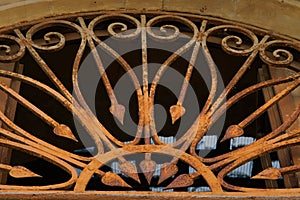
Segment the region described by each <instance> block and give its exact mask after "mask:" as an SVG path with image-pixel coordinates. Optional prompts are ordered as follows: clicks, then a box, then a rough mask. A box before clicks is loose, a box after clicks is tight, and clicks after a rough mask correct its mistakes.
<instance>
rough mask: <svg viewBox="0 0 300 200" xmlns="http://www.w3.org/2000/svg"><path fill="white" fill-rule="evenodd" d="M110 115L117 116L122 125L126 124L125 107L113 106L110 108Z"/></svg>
mask: <svg viewBox="0 0 300 200" xmlns="http://www.w3.org/2000/svg"><path fill="white" fill-rule="evenodd" d="M109 111H110V113H111V114H112V115H113V116H115V117H116V118H117V119H118V120H119V122H120V123H121V124H123V123H124V115H125V107H124V106H123V105H121V104H116V105H112V106H111V107H110V108H109Z"/></svg>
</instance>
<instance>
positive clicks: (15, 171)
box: [9, 166, 41, 178]
mask: <svg viewBox="0 0 300 200" xmlns="http://www.w3.org/2000/svg"><path fill="white" fill-rule="evenodd" d="M9 175H10V176H11V177H14V178H33V177H41V176H40V175H38V174H36V173H34V172H32V171H30V170H29V169H27V168H25V167H22V166H15V167H12V169H11V170H10V171H9Z"/></svg>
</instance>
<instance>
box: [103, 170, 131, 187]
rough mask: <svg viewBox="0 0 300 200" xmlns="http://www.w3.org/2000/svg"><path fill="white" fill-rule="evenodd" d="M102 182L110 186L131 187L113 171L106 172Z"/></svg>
mask: <svg viewBox="0 0 300 200" xmlns="http://www.w3.org/2000/svg"><path fill="white" fill-rule="evenodd" d="M101 181H102V183H103V184H105V185H108V186H118V187H128V188H131V186H130V185H128V184H127V183H126V182H125V181H124V180H123V179H122V178H121V177H120V176H119V175H117V174H116V173H113V172H106V173H105V174H104V176H102V179H101Z"/></svg>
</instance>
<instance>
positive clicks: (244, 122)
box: [0, 14, 300, 193]
mask: <svg viewBox="0 0 300 200" xmlns="http://www.w3.org/2000/svg"><path fill="white" fill-rule="evenodd" d="M196 19H197V20H196ZM218 24H220V23H218ZM103 27H104V28H103ZM157 27H158V28H157ZM55 28H56V29H55ZM74 33H75V34H76V36H73V37H75V39H74V41H75V40H76V41H77V44H79V45H78V49H77V50H76V55H73V56H74V61H73V64H72V72H70V73H71V77H72V86H73V88H72V89H73V91H69V90H68V89H67V87H66V86H65V85H64V84H63V81H62V80H60V79H59V78H58V77H59V76H57V74H56V73H55V72H54V70H53V68H52V66H50V65H49V64H48V63H47V61H46V60H45V59H44V58H43V57H42V55H41V54H42V53H45V52H46V53H49V54H50V53H57V52H60V51H62V50H63V49H64V48H65V47H66V46H68V40H70V39H68V38H70V35H72V34H74ZM108 37H111V38H112V39H113V40H116V41H120V42H121V41H129V42H133V43H138V44H139V45H140V49H138V50H140V51H138V52H139V53H140V54H141V55H140V56H141V66H142V67H141V69H142V70H141V71H138V72H140V73H141V74H137V71H135V69H136V66H131V64H130V63H131V62H130V61H129V60H126V56H124V55H122V54H121V53H119V52H118V50H117V49H116V48H115V47H112V46H109V45H108V43H107V42H106V41H105V39H107V38H108ZM212 38H213V39H212ZM214 38H217V39H215V40H216V41H217V42H212V40H214ZM150 40H154V41H155V42H158V43H159V42H161V43H162V44H166V45H172V44H174V43H175V42H176V41H177V40H183V41H184V42H182V43H180V45H179V46H176V47H174V49H173V52H171V53H170V54H168V56H167V57H166V58H165V59H164V60H163V61H162V62H161V63H159V67H158V69H157V71H156V72H155V73H154V75H152V76H153V77H152V76H150V72H149V68H150V66H149V64H150V63H149V59H148V57H149V51H151V48H152V47H151V45H150V44H149V41H150ZM0 42H1V44H0V61H1V62H22V58H24V56H28V55H29V54H30V55H31V57H32V58H33V59H34V60H35V62H36V63H37V64H38V66H39V67H40V69H41V70H42V71H43V72H44V73H45V74H46V75H47V77H48V78H49V79H50V80H51V81H52V83H53V85H54V86H55V87H56V88H54V87H51V86H49V85H47V84H45V83H43V82H40V81H38V80H35V79H33V78H31V77H29V76H30V75H22V74H19V73H15V72H10V71H6V70H0V76H1V77H6V78H10V79H13V80H17V81H20V82H22V84H26V85H30V86H32V87H34V88H36V89H38V90H39V91H41V92H43V93H45V94H47V95H48V96H49V97H51V98H53V99H55V100H56V101H57V102H58V103H60V104H61V105H62V107H63V108H64V109H65V110H66V111H67V112H69V114H71V115H73V116H74V118H75V120H77V121H79V123H80V124H81V126H82V127H83V128H84V130H85V132H86V134H88V136H89V137H90V138H92V140H93V141H94V144H95V148H96V150H97V153H95V154H94V155H92V156H82V155H77V154H76V153H74V152H69V151H67V150H65V149H63V148H60V147H56V146H55V145H53V144H51V142H49V141H44V140H43V139H41V138H39V137H38V136H35V135H34V134H32V133H30V132H28V131H26V130H25V129H23V128H22V127H20V126H18V125H17V124H16V123H14V122H13V121H11V120H10V119H9V118H8V117H7V116H5V114H4V112H0V120H1V121H2V122H3V124H5V125H6V126H5V128H4V127H3V128H0V134H1V136H3V138H1V139H0V144H1V146H7V147H10V148H12V149H16V150H18V151H23V152H26V153H28V154H30V155H33V156H36V157H39V158H42V159H44V160H45V161H47V162H49V163H52V164H54V165H56V166H58V167H59V168H61V169H62V170H64V171H65V172H66V173H67V174H69V179H68V180H67V181H65V182H63V183H58V184H50V185H46V186H21V185H20V186H15V185H9V184H8V185H0V189H1V190H16V189H25V190H57V189H71V190H74V191H76V192H84V191H85V190H86V187H87V185H88V183H89V182H90V181H91V179H93V177H94V176H97V177H101V180H98V181H99V182H102V183H103V184H105V185H108V186H116V187H127V188H133V189H136V188H139V185H140V184H143V183H142V180H141V174H143V175H144V177H145V179H146V181H147V183H148V184H149V187H150V186H157V185H160V184H162V183H165V185H164V189H173V188H188V187H194V186H196V185H197V183H196V182H197V181H198V180H201V179H202V178H203V179H204V182H206V185H207V186H208V187H209V188H210V190H211V192H213V193H222V192H225V191H226V190H234V191H243V192H251V191H259V190H261V191H265V190H266V189H264V188H250V187H242V186H235V185H233V184H232V183H227V182H226V176H227V175H228V174H229V173H231V172H232V171H234V170H235V169H236V168H238V167H240V166H242V165H243V164H245V163H247V162H249V161H252V160H254V159H255V158H257V157H259V156H260V155H262V154H264V153H269V152H273V151H277V150H278V149H282V148H286V147H289V146H295V145H297V144H298V143H299V142H300V138H299V129H294V130H290V129H289V128H290V127H291V126H292V124H293V123H294V122H295V121H296V120H297V119H298V118H299V115H300V104H299V102H297V103H296V104H297V105H296V106H295V110H294V112H293V113H291V114H290V116H289V117H288V119H287V120H286V121H284V122H283V123H282V124H281V125H280V126H279V127H277V128H276V129H275V130H273V131H271V132H270V133H268V134H266V135H265V136H264V137H262V138H260V139H258V140H257V141H255V142H253V143H251V144H249V145H246V146H245V147H242V148H238V149H236V150H232V151H229V152H224V153H221V154H220V155H215V156H213V157H209V156H206V157H203V156H201V154H200V153H199V152H198V151H199V150H197V147H198V146H199V144H200V143H201V141H202V140H203V139H204V137H206V135H207V134H208V133H209V132H210V130H211V129H212V127H213V126H214V125H215V124H216V122H217V121H218V120H220V118H221V117H222V116H224V114H226V112H227V111H228V110H229V109H231V108H232V107H233V106H234V105H236V104H237V103H238V102H240V101H242V100H243V99H244V98H247V97H248V96H249V95H251V94H253V93H255V92H257V91H261V90H263V89H264V88H268V87H272V86H275V85H280V84H287V83H288V84H289V85H288V86H287V87H286V88H285V89H284V90H282V91H281V92H279V93H277V94H276V95H275V96H273V97H272V98H271V99H270V100H268V101H266V102H264V103H263V104H262V105H260V106H258V107H257V108H256V109H255V110H253V111H252V112H251V113H249V114H248V115H247V116H245V118H244V119H239V121H238V122H236V123H235V124H229V125H228V126H227V125H226V126H227V127H224V129H225V130H226V131H224V133H222V130H220V133H216V134H217V135H218V136H221V138H220V141H219V144H218V145H222V142H225V141H226V140H230V139H233V138H237V137H241V136H243V135H244V131H245V129H246V128H247V127H248V126H249V125H250V124H251V123H253V121H255V120H256V119H257V118H259V117H260V116H261V115H263V114H264V113H265V112H267V111H268V110H269V109H270V108H271V107H272V106H273V105H275V104H277V103H278V102H279V101H280V100H281V99H282V98H284V97H285V96H287V95H289V94H290V93H291V92H292V91H293V90H295V89H296V88H297V87H299V84H300V74H299V71H295V72H294V73H293V74H291V75H287V76H282V77H279V78H273V79H270V80H266V81H262V82H257V83H256V84H254V85H251V86H247V87H246V88H243V89H242V90H241V91H238V92H236V93H234V92H233V90H234V88H235V87H236V85H237V84H238V83H239V81H241V80H243V77H244V76H245V75H246V74H247V72H248V70H249V68H251V66H252V65H253V63H254V62H255V61H257V60H259V62H260V63H266V64H267V65H269V66H272V67H282V68H284V67H289V66H290V65H292V63H293V62H296V61H298V60H297V59H295V56H294V55H293V54H294V52H297V53H299V51H300V42H299V41H296V40H287V39H283V38H275V39H273V38H271V37H270V36H269V35H268V34H267V33H265V32H264V31H262V30H261V31H259V32H257V31H256V29H255V30H251V27H249V26H243V25H232V24H230V23H228V24H227V23H225V21H222V25H217V24H214V21H211V20H210V18H205V17H202V16H196V18H195V16H194V17H193V18H189V17H186V16H180V14H178V15H173V14H170V15H157V16H154V17H153V15H149V16H148V15H129V14H102V15H99V16H96V17H94V18H91V17H90V16H89V17H86V18H85V17H84V16H78V18H77V19H61V20H60V19H55V20H47V21H44V22H41V23H38V24H35V25H32V26H31V27H30V28H29V29H24V30H23V29H22V28H20V29H15V30H14V33H13V32H12V33H11V34H6V35H4V34H2V35H0ZM212 43H214V44H213V45H217V46H218V48H219V49H220V50H222V53H223V54H227V55H229V56H233V57H242V58H243V59H244V60H243V62H242V64H241V66H240V68H239V69H238V70H237V71H236V72H235V73H234V75H233V77H232V78H231V79H230V80H229V81H228V83H226V85H225V86H224V88H218V86H220V84H221V83H220V81H221V79H220V76H221V75H220V72H219V70H218V68H222V66H218V65H217V64H216V62H215V60H214V59H215V58H214V56H213V53H212V52H211V49H210V48H211V47H210V45H211V44H212ZM99 49H101V50H99ZM86 52H89V55H91V56H92V58H93V60H94V61H93V64H94V65H95V67H96V68H97V71H98V73H99V77H101V81H102V82H103V85H104V88H105V90H106V94H103V95H104V96H105V95H107V97H108V99H109V101H110V107H109V112H110V114H111V115H112V116H114V117H115V118H116V119H117V122H116V124H121V125H120V126H122V125H123V124H124V123H126V122H125V121H124V118H125V114H126V112H127V111H126V107H125V106H124V105H123V104H122V103H121V101H120V100H119V99H118V97H119V96H118V95H119V94H118V93H116V91H115V90H114V85H113V83H112V78H111V77H110V74H109V73H108V72H107V69H106V66H104V61H103V60H104V58H103V56H104V53H103V52H105V53H106V54H107V55H109V56H110V57H111V58H113V60H114V61H116V62H117V63H118V64H119V66H120V68H122V70H123V71H125V74H126V75H127V76H128V77H129V80H130V81H131V83H130V84H132V86H133V87H134V90H135V95H136V99H137V104H136V105H137V107H138V108H137V110H138V120H137V126H136V130H135V133H131V134H133V135H132V137H131V140H130V141H126V142H124V141H123V140H122V139H120V138H121V137H118V134H116V133H114V132H112V131H111V129H110V127H109V124H105V123H103V122H102V121H101V120H99V118H98V117H97V115H96V114H95V112H94V111H93V109H92V108H91V106H90V105H89V103H88V101H87V100H86V99H85V96H84V94H83V92H84V91H82V90H81V88H80V83H79V76H80V75H79V71H80V68H81V65H82V63H83V61H84V59H85V58H86ZM186 55H188V56H186ZM156 56H160V55H156ZM183 56H185V58H186V61H187V66H182V67H181V68H180V69H182V68H184V70H183V73H182V76H183V79H182V80H178V81H176V84H178V85H179V87H180V91H179V93H178V94H176V95H178V98H177V102H173V104H172V105H170V106H169V108H168V112H169V113H168V115H170V117H171V123H170V124H172V125H174V124H176V123H179V121H180V120H181V119H182V118H183V117H184V116H185V115H186V114H187V113H186V112H187V109H186V107H184V105H185V104H186V103H185V99H186V98H188V97H187V91H188V90H189V89H188V88H189V84H190V82H191V79H192V76H194V74H197V73H198V72H197V69H196V66H197V65H198V64H197V63H199V62H200V61H202V60H204V63H205V64H206V65H205V66H201V68H207V70H208V72H209V73H208V75H209V76H208V77H205V78H207V80H209V81H208V82H209V84H207V88H208V90H209V92H208V95H207V97H206V100H205V102H204V103H203V106H202V107H201V108H199V109H200V110H199V113H197V116H195V117H194V118H193V119H192V120H191V122H190V123H191V125H190V127H188V128H186V130H185V131H184V132H183V133H182V134H181V135H180V136H178V138H176V140H175V139H174V140H173V141H172V142H166V141H165V140H163V139H162V137H161V135H160V133H159V130H158V128H157V123H156V120H155V116H156V110H155V99H156V98H157V95H159V93H157V90H158V87H159V86H160V82H161V81H162V80H163V79H164V77H165V76H166V74H167V73H168V71H167V70H168V69H170V68H172V67H170V66H172V64H173V63H175V62H176V61H178V60H179V59H181V57H183ZM202 65H203V63H202ZM25 67H30V66H25ZM61 67H64V66H61ZM139 77H142V78H141V79H139ZM150 77H152V78H153V80H150ZM99 79H100V78H99ZM221 82H222V81H221ZM197 83H198V82H197ZM222 84H223V83H222ZM222 84H221V85H222ZM0 90H1V91H3V92H5V93H7V94H8V95H9V96H11V97H12V98H14V99H15V100H16V101H17V102H18V104H20V105H21V106H23V107H24V108H25V109H26V110H27V111H29V112H31V113H32V114H34V115H36V116H37V117H38V118H39V119H41V120H42V121H43V122H44V123H45V124H47V126H49V127H51V129H52V132H53V134H55V135H56V136H59V137H63V138H66V139H69V140H72V141H73V142H74V143H80V142H81V139H82V138H80V137H79V136H78V134H76V133H75V132H76V130H74V127H71V126H72V125H68V124H64V123H60V122H59V120H58V119H56V117H55V116H50V115H48V114H47V111H43V110H42V109H40V108H39V105H34V104H33V103H32V102H30V101H29V100H27V99H26V98H24V97H23V96H22V95H21V93H20V94H19V93H17V92H15V91H13V90H12V89H11V88H9V87H8V86H6V85H5V84H4V83H1V82H0ZM197 105H198V104H197ZM229 117H230V116H229ZM170 126H171V125H170ZM120 132H121V131H120ZM168 134H169V133H166V135H168ZM131 155H143V156H142V157H143V158H142V159H141V158H139V159H137V160H135V162H132V161H130V160H129V157H130V156H131ZM157 155H159V156H161V157H164V156H166V157H168V159H167V161H166V160H164V161H163V162H162V163H158V161H157V160H156V159H155V156H157ZM112 162H117V163H118V170H119V171H120V172H119V173H117V172H116V170H112V169H107V168H105V166H106V165H109V164H111V163H112ZM181 163H185V165H187V166H188V167H190V168H192V169H193V171H192V172H189V173H187V172H182V171H180V169H179V166H180V164H181ZM75 168H78V169H80V170H81V171H80V174H77V172H76V170H75ZM0 169H2V170H5V171H9V172H10V175H11V176H12V177H14V178H24V177H26V178H28V177H32V178H40V176H39V175H38V174H36V173H34V172H33V171H32V170H29V169H27V168H25V167H21V166H10V165H4V164H0ZM299 169H300V167H299V165H293V166H288V167H281V168H278V169H277V168H276V169H275V168H269V169H264V170H262V172H260V173H258V174H257V175H256V176H254V177H253V178H254V179H272V180H275V179H278V178H280V176H281V175H282V174H284V173H289V172H295V171H299ZM157 170H158V171H159V174H158V175H156V176H157V180H155V181H153V177H154V174H155V173H156V171H157ZM124 175H125V176H124ZM124 177H125V178H124ZM128 180H130V181H128ZM133 182H134V183H133ZM166 182H167V183H166ZM268 190H269V191H270V190H272V191H274V192H281V191H282V190H281V189H268ZM291 190H293V191H296V192H297V191H299V189H297V188H295V189H291Z"/></svg>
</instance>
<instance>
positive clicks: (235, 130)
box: [221, 125, 244, 142]
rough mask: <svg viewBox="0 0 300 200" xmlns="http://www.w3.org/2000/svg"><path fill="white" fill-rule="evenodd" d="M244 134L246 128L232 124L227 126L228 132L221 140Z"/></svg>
mask: <svg viewBox="0 0 300 200" xmlns="http://www.w3.org/2000/svg"><path fill="white" fill-rule="evenodd" d="M243 134H244V130H243V129H242V128H241V127H240V126H239V125H231V126H229V127H228V128H227V130H226V133H225V135H224V137H223V139H222V140H221V142H224V141H225V140H228V139H231V138H235V137H239V136H242V135H243Z"/></svg>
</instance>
